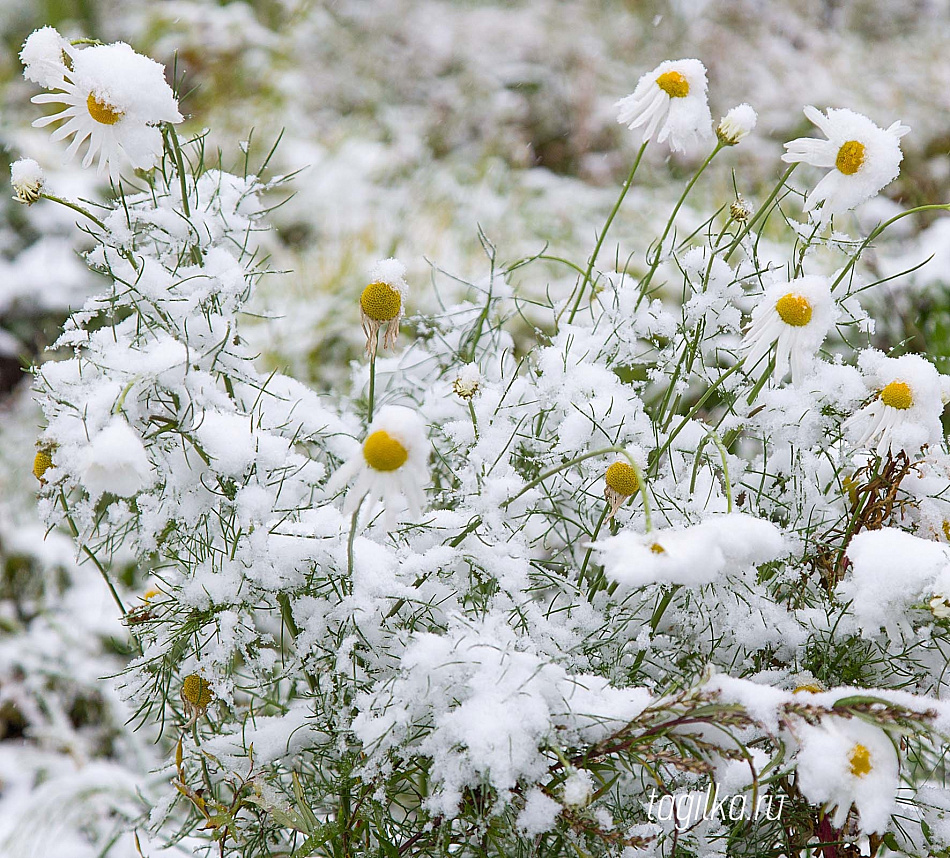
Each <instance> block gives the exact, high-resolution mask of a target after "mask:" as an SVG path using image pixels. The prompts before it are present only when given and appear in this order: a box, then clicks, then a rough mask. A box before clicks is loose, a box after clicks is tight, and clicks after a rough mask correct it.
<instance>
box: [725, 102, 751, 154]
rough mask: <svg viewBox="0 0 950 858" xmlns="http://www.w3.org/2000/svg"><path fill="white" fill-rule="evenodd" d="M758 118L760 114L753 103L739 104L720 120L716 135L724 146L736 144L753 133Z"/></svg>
mask: <svg viewBox="0 0 950 858" xmlns="http://www.w3.org/2000/svg"><path fill="white" fill-rule="evenodd" d="M757 120H758V116H757V115H756V112H755V111H754V110H753V109H752V106H751V105H749V104H745V103H743V104H737V105H736V106H735V107H733V108H732V110H730V111H729V112H728V113H727V114H726V115H725V116H723V118H722V119H720V120H719V125H717V126H716V137H718V138H719V142H720V143H722V144H723V145H724V146H735V145H736V144H737V143H739V142H741V141H742V140H745V138H746V137H748V136H749V135H750V134H751V133H752V130H753V129H754V128H755V123H756V121H757Z"/></svg>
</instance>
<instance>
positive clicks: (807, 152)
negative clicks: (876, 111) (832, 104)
mask: <svg viewBox="0 0 950 858" xmlns="http://www.w3.org/2000/svg"><path fill="white" fill-rule="evenodd" d="M805 116H807V117H808V118H809V119H810V120H811V121H812V122H813V123H814V124H815V125H817V126H818V128H819V129H821V131H822V133H823V134H824V135H825V137H827V138H828V139H827V140H820V139H816V138H813V137H800V138H798V139H797V140H792V141H791V142H790V143H786V144H785V148H786V149H787V150H788V151H787V152H786V153H785V154H784V155H782V160H783V161H785V162H787V163H790V164H794V163H804V164H811V165H812V166H813V167H827V168H830V170H831V172H829V173H828V174H827V175H825V176H824V178H822V179H821V181H820V182H818V184H817V185H815V187H814V188H812V190H811V192H810V193H809V194H808V196H807V197H806V199H805V211H809V212H810V211H812V210H813V209H815V208H816V207H818V206H821V212H820V214H819V220H821V221H827V220H828V219H829V218H830V217H831V216H832V215H835V214H841V213H842V212H846V211H850V210H851V209H853V208H854V207H855V206H857V205H860V204H861V203H863V202H864V201H865V200H869V199H870V198H871V197H873V196H875V195H876V194H877V193H878V192H879V191H880V190H881V189H882V188H883V187H884V186H885V185H888V184H890V183H891V182H892V181H893V180H894V179H896V178H897V174H898V172H899V168H900V163H901V159H902V158H903V154H902V152H901V147H900V138H901V137H903V136H904V135H905V134H906V133H907V132H908V131H910V128H908V127H907V126H906V125H901V123H900V122H894V123H893V124H892V125H890V126H889V127H888V128H887V129H882V128H878V127H877V125H875V124H874V123H873V122H872V121H871V120H870V119H868V118H867V117H866V116H862V115H861V114H860V113H855V112H854V111H853V110H847V109H840V110H836V109H834V108H829V109H828V111H827V112H826V114H823V113H821V112H820V111H819V110H817V109H816V108H814V107H812V106H811V105H809V106H808V107H806V108H805Z"/></svg>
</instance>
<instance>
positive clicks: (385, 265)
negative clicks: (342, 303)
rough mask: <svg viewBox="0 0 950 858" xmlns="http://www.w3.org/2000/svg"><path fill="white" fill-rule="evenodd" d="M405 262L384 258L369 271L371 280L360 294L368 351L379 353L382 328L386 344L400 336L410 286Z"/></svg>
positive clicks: (368, 352) (369, 353)
mask: <svg viewBox="0 0 950 858" xmlns="http://www.w3.org/2000/svg"><path fill="white" fill-rule="evenodd" d="M405 275H406V266H405V265H403V264H402V263H401V262H400V261H399V260H398V259H383V260H382V261H380V262H377V263H376V267H375V268H374V269H373V271H372V273H371V274H370V284H369V285H368V286H367V287H366V288H365V289H364V290H363V293H362V294H361V295H360V320H361V321H362V323H363V333H365V334H366V353H367V354H368V355H369V356H370V357H372V356H374V355H375V354H376V348H377V345H378V341H379V330H380V328H385V330H384V332H383V348H394V347H395V345H396V337H397V336H399V322H400V321H401V320H402V316H403V313H404V312H405V308H406V298H407V297H408V296H409V286H408V285H407V283H406V279H405Z"/></svg>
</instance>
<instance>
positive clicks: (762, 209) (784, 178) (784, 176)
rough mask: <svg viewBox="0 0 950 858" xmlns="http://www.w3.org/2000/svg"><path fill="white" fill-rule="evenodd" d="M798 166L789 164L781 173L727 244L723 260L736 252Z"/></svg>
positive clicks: (726, 259)
mask: <svg viewBox="0 0 950 858" xmlns="http://www.w3.org/2000/svg"><path fill="white" fill-rule="evenodd" d="M797 166H798V164H791V165H790V166H789V168H788V169H787V170H786V171H785V172H784V173H783V174H782V178H780V179H779V180H778V184H777V185H776V186H775V187H774V188H772V193H770V194H769V195H768V197H767V198H766V200H765V202H764V203H762V205H761V206H759V210H758V211H757V212H756V213H755V214H754V215H752V217H751V218H749V220H747V221H746V225H745V226H744V227H743V228H742V231H741V232H740V233H739V234H738V235H737V236H736V237H735V240H734V241H733V242H732V244H731V245H729V250H727V251H726V255H725V256H724V257H723V260H724V261H726V262H728V261H729V257H730V256H732V254H733V253H735V252H736V249H737V248H738V247H739V245H740V244H741V243H742V239H744V238H745V237H746V236H747V235H748V234H749V232H750V230H751V229H752V227H753V226H755V224H756V223H757V222H758V221H759V219H760V218H761V217H762V215H764V214H765V212H766V211H767V210H768V209H769V207H770V206H771V205H772V203H773V202H774V201H775V198H776V197H777V196H778V195H779V191H781V190H782V188H784V187H785V183H786V182H787V181H788V177H789V176H791V175H792V171H793V170H794V169H795V168H796V167H797Z"/></svg>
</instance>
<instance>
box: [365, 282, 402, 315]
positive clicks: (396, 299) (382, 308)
mask: <svg viewBox="0 0 950 858" xmlns="http://www.w3.org/2000/svg"><path fill="white" fill-rule="evenodd" d="M360 307H361V308H362V310H363V313H365V314H366V316H367V317H368V318H370V319H373V320H375V321H377V322H388V321H390V320H391V319H395V318H396V316H398V315H399V311H400V310H401V309H402V295H400V294H399V290H398V289H394V288H393V287H392V286H390V285H389V284H388V283H383V282H382V281H380V280H377V281H376V282H375V283H370V284H369V286H367V287H366V288H365V289H364V290H363V294H362V295H360Z"/></svg>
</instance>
